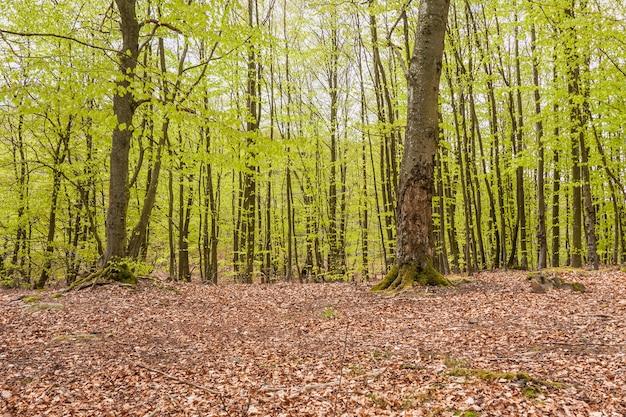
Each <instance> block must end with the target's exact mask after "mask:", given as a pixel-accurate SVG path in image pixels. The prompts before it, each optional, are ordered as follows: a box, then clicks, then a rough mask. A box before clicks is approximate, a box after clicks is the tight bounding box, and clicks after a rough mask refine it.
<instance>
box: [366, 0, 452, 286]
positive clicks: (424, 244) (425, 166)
mask: <svg viewBox="0 0 626 417" xmlns="http://www.w3.org/2000/svg"><path fill="white" fill-rule="evenodd" d="M449 5H450V3H449V0H423V1H422V2H421V4H420V9H419V19H418V28H417V37H416V40H415V45H414V49H413V56H412V59H411V63H410V66H409V73H408V89H409V95H408V115H407V127H406V136H405V144H404V154H403V156H402V163H401V166H400V180H399V184H398V195H397V209H396V257H395V261H394V267H393V268H391V270H390V271H389V273H388V274H387V275H386V277H385V278H383V280H382V281H381V282H380V283H379V284H378V285H376V286H375V287H374V288H373V289H372V290H373V291H384V290H392V291H396V290H402V289H404V288H408V287H410V286H411V285H412V284H413V282H414V281H417V282H419V283H420V284H430V285H447V284H449V282H448V281H447V280H446V279H445V278H443V277H442V276H441V275H440V274H439V273H438V272H437V271H435V269H434V268H433V267H432V253H431V252H432V250H431V246H430V242H429V235H430V228H431V221H432V219H431V217H432V213H431V212H432V197H433V190H434V168H435V154H436V152H437V145H438V142H439V129H438V117H437V116H438V106H437V103H438V98H439V80H440V77H441V69H442V58H443V46H444V36H445V31H446V21H447V15H448V8H449Z"/></svg>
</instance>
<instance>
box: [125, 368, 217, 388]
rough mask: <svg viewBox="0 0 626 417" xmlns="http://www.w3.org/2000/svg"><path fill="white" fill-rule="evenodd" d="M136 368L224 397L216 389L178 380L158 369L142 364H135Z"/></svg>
mask: <svg viewBox="0 0 626 417" xmlns="http://www.w3.org/2000/svg"><path fill="white" fill-rule="evenodd" d="M135 366H136V367H138V368H143V369H146V370H148V371H150V372H154V373H156V374H159V375H162V376H164V377H166V378H169V379H172V380H174V381H176V382H180V383H181V384H186V385H189V386H191V387H194V388H198V389H200V390H202V391H206V392H208V393H210V394H214V395H219V396H222V393H221V392H219V391H217V390H214V389H211V388H207V387H205V386H203V385H199V384H196V383H195V382H191V381H187V380H186V379H182V378H178V377H176V376H174V375H170V374H168V373H165V372H163V371H159V370H158V369H154V368H151V367H149V366H146V365H144V364H142V363H135Z"/></svg>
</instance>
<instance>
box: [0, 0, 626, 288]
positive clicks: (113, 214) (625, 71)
mask: <svg viewBox="0 0 626 417" xmlns="http://www.w3.org/2000/svg"><path fill="white" fill-rule="evenodd" d="M117 3H120V4H126V6H123V7H121V8H120V5H118V4H115V2H110V1H90V2H76V1H61V0H58V1H38V0H24V1H20V2H4V3H3V4H2V5H0V16H2V18H1V19H0V35H1V37H0V45H1V48H0V54H1V58H0V66H1V67H2V68H1V73H2V77H1V79H0V176H1V178H2V181H1V185H0V187H2V190H1V192H2V195H3V198H2V200H1V201H0V212H1V213H2V214H3V215H2V219H0V235H1V236H2V239H1V242H0V255H1V256H0V271H1V278H0V279H1V284H2V285H3V286H8V287H20V286H31V287H37V288H42V287H44V286H45V285H46V284H48V283H56V282H65V283H67V284H71V283H72V282H74V281H75V280H76V279H77V277H80V276H83V275H85V274H87V273H89V272H90V271H93V270H94V268H96V267H97V265H99V264H101V262H102V260H103V259H104V260H107V261H109V260H111V259H112V258H115V259H124V260H125V262H127V263H128V264H129V265H131V267H132V269H133V270H134V271H136V272H137V273H138V274H145V273H148V272H151V271H159V272H160V273H163V274H166V275H167V276H168V277H170V279H173V280H178V281H189V280H191V279H192V278H193V279H196V280H199V281H200V282H204V283H218V282H238V283H247V282H271V281H275V280H278V279H285V280H300V281H307V280H314V281H322V280H323V281H335V280H354V279H357V280H366V279H368V278H376V277H380V276H381V275H382V274H384V273H385V272H386V271H387V270H388V268H389V267H390V266H391V265H392V264H393V261H394V254H395V247H394V245H395V238H396V228H395V216H396V201H397V191H398V190H397V188H398V176H399V170H400V160H401V157H402V153H403V146H404V137H405V126H406V123H407V120H406V114H407V78H406V75H407V71H408V63H409V62H410V61H411V54H412V52H413V48H412V45H413V43H414V40H415V27H416V24H417V10H418V7H417V5H416V4H414V3H416V2H415V1H414V2H411V0H408V1H407V0H401V1H400V0H398V1H396V0H388V1H379V0H368V1H363V2H356V1H338V0H327V1H318V0H311V1H309V0H297V1H286V0H248V1H238V0H195V1H194V0H185V1H180V0H137V1H134V0H133V1H127V2H117ZM33 10H37V13H35V14H33ZM625 18H626V6H625V5H624V4H623V3H622V2H613V1H603V0H599V1H588V0H546V1H539V2H536V1H516V0H507V1H503V2H501V1H487V2H475V1H472V0H464V1H461V0H456V1H452V2H451V4H450V10H449V15H448V21H447V32H446V39H445V51H444V55H443V68H442V70H441V84H440V97H439V146H438V148H437V150H436V153H437V157H436V166H435V185H434V197H433V203H432V225H431V239H430V241H431V246H432V253H433V263H434V266H435V268H436V269H437V270H439V271H441V272H442V273H444V274H446V273H465V274H472V273H473V272H476V271H481V270H487V269H541V268H546V267H550V266H551V267H558V266H566V265H568V266H572V267H581V266H583V265H588V266H589V267H590V268H591V269H597V268H598V266H599V265H600V264H608V265H611V264H614V265H615V264H619V263H621V262H624V259H625V256H626V230H625V226H626V212H625V211H626V187H625V184H624V183H625V182H626V168H625V167H626V164H625V163H624V158H625V155H626V152H625V147H626V142H625V141H624V137H623V134H624V120H626V117H625V113H626V104H625V100H626V89H625V88H623V86H624V85H625V83H626V30H625V25H626V23H625V20H624V19H625Z"/></svg>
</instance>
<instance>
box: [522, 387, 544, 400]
mask: <svg viewBox="0 0 626 417" xmlns="http://www.w3.org/2000/svg"><path fill="white" fill-rule="evenodd" d="M540 394H543V390H542V389H541V388H539V387H538V386H535V385H527V386H525V387H524V388H522V395H523V396H524V397H526V398H530V399H533V398H537V397H538V396H539V395H540Z"/></svg>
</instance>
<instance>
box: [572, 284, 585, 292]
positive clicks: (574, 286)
mask: <svg viewBox="0 0 626 417" xmlns="http://www.w3.org/2000/svg"><path fill="white" fill-rule="evenodd" d="M569 284H570V285H571V286H572V291H576V292H580V293H584V292H585V290H586V289H585V286H584V285H583V284H581V283H580V282H570V283H569Z"/></svg>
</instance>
